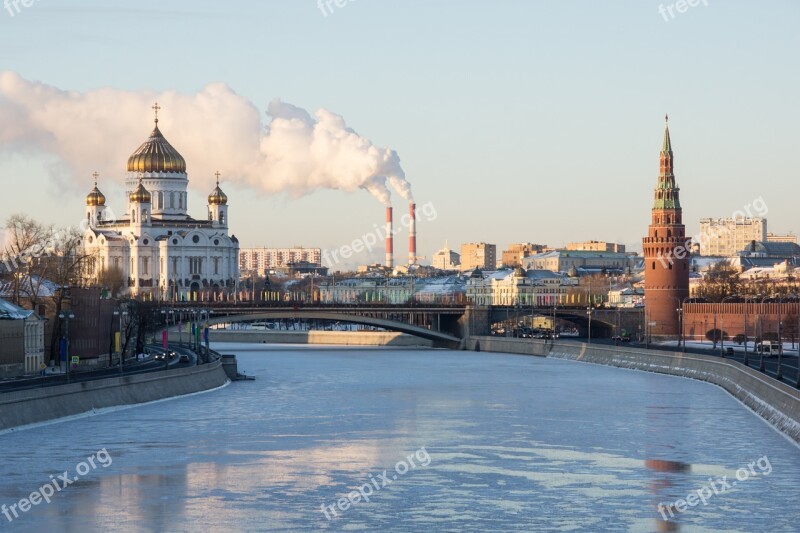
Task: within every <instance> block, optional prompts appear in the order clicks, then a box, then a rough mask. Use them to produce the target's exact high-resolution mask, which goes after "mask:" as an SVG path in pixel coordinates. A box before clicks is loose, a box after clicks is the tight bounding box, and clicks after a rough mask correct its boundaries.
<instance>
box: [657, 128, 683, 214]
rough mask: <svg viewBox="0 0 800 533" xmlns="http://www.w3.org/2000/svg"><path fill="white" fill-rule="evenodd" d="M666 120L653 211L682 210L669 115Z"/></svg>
mask: <svg viewBox="0 0 800 533" xmlns="http://www.w3.org/2000/svg"><path fill="white" fill-rule="evenodd" d="M664 119H665V121H666V124H665V126H664V142H663V144H662V145H661V157H660V158H659V159H660V165H659V166H660V171H659V173H658V184H657V185H656V190H655V201H654V203H653V209H658V210H661V209H680V208H681V201H680V189H679V188H678V186H677V184H676V183H675V174H673V172H672V167H673V154H672V140H671V139H670V137H669V115H667V116H666V117H664Z"/></svg>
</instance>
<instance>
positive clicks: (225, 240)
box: [83, 104, 239, 301]
mask: <svg viewBox="0 0 800 533" xmlns="http://www.w3.org/2000/svg"><path fill="white" fill-rule="evenodd" d="M153 109H154V110H155V128H154V129H153V132H152V133H151V134H150V137H149V138H148V139H147V140H146V141H145V142H144V143H143V144H142V145H141V146H140V147H139V148H138V149H137V150H136V151H135V152H134V153H133V155H131V156H130V157H129V158H128V166H127V177H126V180H125V186H126V197H127V203H126V210H125V213H124V214H123V215H121V216H119V217H114V216H113V215H111V210H110V209H107V207H106V198H105V196H104V195H103V193H102V192H100V190H99V189H98V188H97V174H96V173H95V175H94V176H95V184H94V189H92V191H91V192H89V194H88V196H87V197H86V222H85V227H86V230H85V232H84V234H83V243H84V249H85V251H86V253H87V255H88V256H89V260H88V264H87V267H86V276H87V281H88V282H90V283H91V282H94V283H97V282H98V281H99V280H100V278H101V277H102V276H103V275H104V273H105V272H109V275H114V273H116V275H117V276H119V275H120V273H121V276H122V278H123V279H124V280H127V287H128V289H129V293H130V295H131V296H132V297H135V298H142V299H147V300H164V301H214V300H221V299H227V298H228V297H229V296H230V295H231V294H232V293H234V291H235V289H236V284H237V281H238V279H239V241H238V240H237V239H236V237H235V236H234V235H229V234H228V222H229V219H228V197H227V196H226V195H225V193H224V192H222V189H220V187H219V173H217V174H216V177H217V186H216V188H215V189H214V190H213V191H211V194H209V196H208V206H207V210H208V212H207V216H206V217H205V218H203V219H202V220H198V219H194V218H192V217H191V216H189V214H188V205H187V186H188V184H189V178H188V174H187V173H186V161H185V160H184V158H183V156H181V154H180V153H178V151H177V150H176V149H175V148H173V147H172V145H171V144H170V143H169V142H168V141H167V139H165V138H164V136H163V135H162V133H161V131H160V130H159V129H158V111H159V109H160V107H159V106H158V104H156V105H154V106H153Z"/></svg>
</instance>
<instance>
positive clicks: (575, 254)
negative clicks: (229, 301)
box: [523, 250, 637, 274]
mask: <svg viewBox="0 0 800 533" xmlns="http://www.w3.org/2000/svg"><path fill="white" fill-rule="evenodd" d="M523 263H524V265H523V266H524V268H526V269H529V270H530V269H533V270H550V271H552V272H559V273H561V274H568V273H575V272H576V271H578V272H581V271H582V272H581V273H606V274H611V273H617V274H626V273H629V272H632V271H634V270H635V269H636V268H637V256H636V254H635V253H632V252H625V253H622V252H592V251H571V250H554V251H552V252H544V253H541V254H536V255H532V256H530V257H528V258H526V259H525V260H524V261H523Z"/></svg>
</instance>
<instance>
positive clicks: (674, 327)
mask: <svg viewBox="0 0 800 533" xmlns="http://www.w3.org/2000/svg"><path fill="white" fill-rule="evenodd" d="M666 120H667V124H666V126H665V127H664V143H663V145H662V147H661V157H660V172H659V174H658V184H657V185H656V189H655V200H654V202H653V211H652V219H651V221H650V230H649V232H648V235H647V237H645V238H644V239H642V247H643V250H644V258H645V261H644V301H645V304H644V309H645V323H646V324H647V329H648V330H649V332H650V334H651V335H652V336H655V337H673V338H677V336H678V335H679V334H680V319H679V316H678V311H677V310H678V309H679V308H680V307H682V305H683V300H684V298H686V297H687V296H689V254H690V251H691V248H690V239H687V238H686V228H685V227H684V225H683V214H682V210H681V202H680V196H679V192H680V189H679V188H678V186H677V185H676V183H675V174H674V173H673V156H672V141H671V140H670V138H669V117H666Z"/></svg>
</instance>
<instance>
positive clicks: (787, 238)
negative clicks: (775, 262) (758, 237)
mask: <svg viewBox="0 0 800 533" xmlns="http://www.w3.org/2000/svg"><path fill="white" fill-rule="evenodd" d="M767 242H792V243H794V244H797V235H794V234H793V233H788V234H786V235H776V234H774V233H767Z"/></svg>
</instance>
